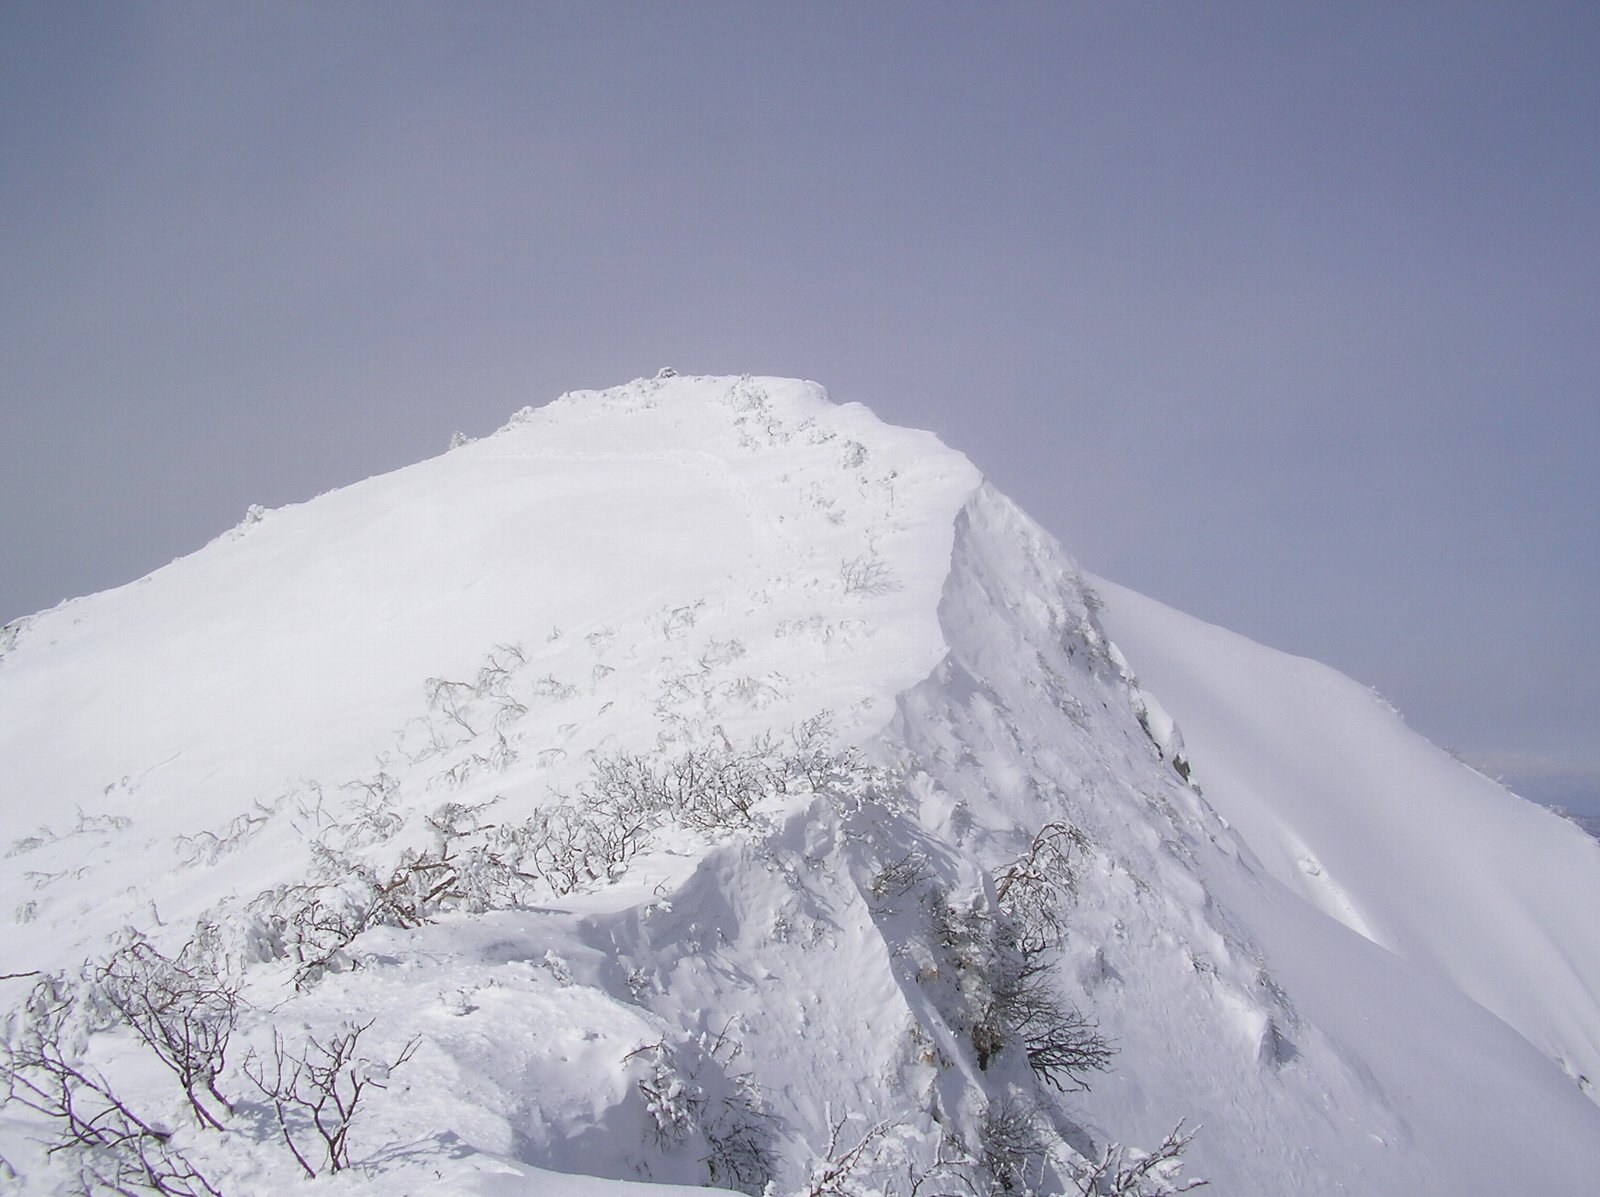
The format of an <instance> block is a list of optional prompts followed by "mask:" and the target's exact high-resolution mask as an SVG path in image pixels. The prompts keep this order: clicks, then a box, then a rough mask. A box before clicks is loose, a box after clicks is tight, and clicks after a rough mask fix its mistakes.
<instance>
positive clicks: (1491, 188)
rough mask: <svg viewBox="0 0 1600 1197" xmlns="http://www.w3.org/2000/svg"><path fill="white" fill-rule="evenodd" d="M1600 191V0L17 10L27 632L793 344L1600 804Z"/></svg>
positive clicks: (20, 535)
mask: <svg viewBox="0 0 1600 1197" xmlns="http://www.w3.org/2000/svg"><path fill="white" fill-rule="evenodd" d="M1597 214H1600V6H1597V5H1595V4H1592V3H1580V4H1562V3H1555V2H1544V3H1539V4H1531V5H1530V4H1526V3H1504V4H1493V5H1475V4H1470V3H1464V2H1452V3H1447V4H1425V3H1407V4H1398V5H1397V4H1394V3H1381V4H1373V5H1362V4H1356V3H1341V4H1337V5H1331V4H1330V5H1310V4H1305V5H1302V4H1284V3H1269V4H1203V3H1185V4H1161V5H1153V6H1142V5H1138V4H1121V3H1119V4H1103V5H1101V4H1071V3H1057V4H1003V3H1002V4H987V3H986V4H979V3H962V4H946V3H938V2H934V3H927V2H922V3H914V4H887V3H884V4H870V3H854V2H852V3H837V4H832V3H817V2H810V0H808V2H807V3H803V4H802V3H790V4H779V3H761V2H755V3H715V4H710V3H648V4H646V3H638V4H608V3H599V2H594V0H586V2H584V3H572V4H542V5H541V4H523V3H517V4H504V5H500V4H489V3H476V4H470V3H469V4H405V3H391V2H385V3H374V4H364V3H356V2H354V0H344V2H341V3H337V4H311V3H307V4H294V3H289V2H278V3H270V4H260V5H252V4H249V3H241V2H238V0H230V2H229V3H226V4H220V3H206V4H179V3H115V4H113V3H60V2H48V3H47V2H44V0H39V2H35V3H17V2H15V0H0V415H3V417H4V435H3V436H0V503H3V505H4V512H5V518H4V520H3V521H0V620H4V619H9V618H13V617H15V616H19V615H23V614H26V613H28V612H30V611H33V610H35V609H38V608H41V607H45V606H49V605H51V604H53V603H55V602H56V601H58V600H59V599H61V598H64V597H67V596H70V595H74V594H79V593H84V592H87V591H91V590H97V589H102V588H105V587H108V586H113V585H117V584H120V583H122V582H126V581H130V580H132V579H133V578H135V577H138V576H140V575H142V574H144V573H146V572H148V571H149V570H151V569H154V568H156V567H158V566H160V565H162V564H164V563H165V562H167V561H168V560H170V559H172V558H173V557H175V556H178V555H181V554H183V553H186V552H189V551H191V550H193V549H195V548H197V547H199V546H200V545H201V544H203V543H204V542H205V541H207V540H208V539H210V538H211V537H212V536H214V535H216V534H217V533H219V532H220V531H222V530H223V529H225V528H227V527H229V526H230V525H232V524H233V523H235V522H237V520H238V519H239V518H240V517H241V516H242V514H243V512H244V510H245V508H246V506H248V505H249V504H251V503H263V504H266V505H268V506H275V505H280V504H283V503H288V502H294V501H299V500H303V499H306V498H309V497H311V496H312V495H314V494H316V493H318V492H320V491H323V490H327V489H329V488H331V487H334V486H338V485H342V484H345V483H348V482H352V481H355V480H357V479H359V478H362V477H365V476H367V475H369V474H372V473H375V472H378V471H382V470H387V469H392V468H395V467H398V466H401V465H405V464H408V463H410V462H412V461H415V460H418V459H420V458H422V457H425V456H430V455H432V454H434V453H436V452H438V451H440V450H441V449H442V448H443V447H444V445H445V442H446V440H447V438H448V437H449V435H450V433H451V432H452V431H454V430H456V429H462V430H464V431H466V432H468V433H473V434H478V433H483V432H487V431H489V430H490V429H492V428H494V427H496V426H497V425H499V424H500V423H502V422H503V421H504V419H505V417H506V416H507V415H508V414H509V413H510V412H511V411H513V410H514V409H516V408H518V407H521V406H523V405H524V404H528V403H535V404H537V403H541V402H544V401H546V400H548V399H550V398H553V397H554V396H555V395H556V394H558V393H559V392H561V391H563V390H568V389H572V388H577V387H590V386H608V385H613V384H616V383H620V382H624V381H627V380H628V379H631V378H633V377H636V376H638V375H641V374H649V373H653V372H654V371H655V370H656V369H657V368H658V367H660V366H663V365H669V364H670V365H672V366H675V367H676V368H678V369H679V370H680V371H683V372H695V373H745V372H750V373H770V374H793V375H800V376H804V377H809V378H815V379H817V380H819V381H821V382H823V383H825V384H826V385H828V386H829V388H830V389H831V390H832V391H833V393H834V395H835V397H836V398H839V399H842V400H851V399H855V400H861V401H863V402H865V403H867V404H869V405H870V406H872V407H873V408H874V409H875V410H876V411H877V412H878V413H879V414H880V415H882V416H883V417H884V418H885V419H888V420H890V421H893V422H895V423H902V424H910V425H914V426H920V427H925V428H931V429H933V430H934V431H936V432H938V433H939V434H940V435H941V436H942V437H943V438H944V439H945V440H946V441H947V442H948V443H950V444H952V445H954V446H956V447H957V448H960V449H962V450H964V451H965V452H966V453H968V455H969V456H971V457H972V458H973V459H974V460H975V461H976V462H977V463H978V464H979V465H980V466H981V467H983V469H984V470H985V471H986V472H987V473H988V474H989V476H990V477H991V478H992V479H993V480H994V481H995V482H996V483H997V484H998V485H999V486H1000V487H1001V488H1002V489H1003V490H1005V491H1006V492H1007V493H1009V494H1011V495H1012V496H1013V497H1014V498H1016V499H1017V500H1018V501H1019V502H1020V503H1021V504H1022V505H1023V506H1024V507H1025V508H1027V509H1028V510H1029V511H1030V512H1031V513H1032V514H1033V515H1034V516H1035V517H1036V518H1037V519H1039V520H1040V521H1041V522H1042V523H1044V524H1045V525H1046V526H1047V527H1049V528H1050V529H1051V530H1052V531H1054V532H1055V533H1056V534H1057V535H1059V536H1060V537H1061V538H1062V540H1063V541H1064V542H1065V543H1066V545H1067V547H1068V548H1069V549H1070V550H1072V551H1073V552H1074V553H1075V554H1076V555H1077V556H1078V557H1079V558H1080V560H1082V561H1083V562H1084V564H1085V565H1086V566H1088V567H1089V568H1091V569H1093V570H1095V571H1097V572H1100V573H1103V574H1105V575H1107V576H1109V577H1113V578H1115V579H1117V580H1118V581H1121V582H1124V583H1125V584H1127V585H1130V586H1133V587H1134V588H1136V589H1140V590H1143V591H1145V592H1146V593H1149V594H1151V595H1154V596H1155V597H1158V598H1161V599H1163V600H1165V601H1167V602H1169V603H1171V604H1173V605H1175V606H1178V607H1180V608H1183V609H1185V610H1187V611H1190V612H1192V613H1194V614H1196V615H1199V616H1202V617H1204V618H1206V619H1210V620H1213V621H1215V622H1218V623H1222V624H1225V625H1227V626H1229V627H1232V628H1234V629H1236V630H1239V631H1242V632H1244V633H1246V634H1248V635H1250V636H1253V637H1255V638H1256V639H1258V640H1262V641H1264V642H1266V643H1268V644H1272V645H1275V646H1277V647H1280V648H1284V649H1288V650H1290V651H1293V652H1297V653H1302V654H1306V655H1309V656H1315V657H1318V658H1321V659H1323V660H1326V661H1328V662H1330V663H1332V664H1334V665H1336V666H1338V667H1339V668H1341V669H1343V670H1344V671H1346V672H1347V673H1350V674H1352V675H1353V676H1355V677H1357V678H1359V679H1360V680H1362V681H1364V682H1367V683H1369V684H1371V685H1373V686H1375V687H1377V689H1379V690H1380V691H1381V692H1382V693H1384V694H1385V695H1386V696H1387V697H1389V698H1390V699H1391V700H1392V701H1394V702H1395V703H1396V705H1398V706H1399V707H1400V708H1401V709H1402V710H1403V711H1404V712H1405V713H1406V715H1407V717H1408V718H1409V719H1410V721H1411V723H1412V724H1413V725H1414V726H1416V727H1418V728H1419V729H1421V730H1422V731H1424V732H1425V733H1426V734H1428V735H1429V736H1431V737H1432V738H1434V739H1435V740H1437V741H1438V742H1440V743H1442V744H1446V745H1449V746H1453V747H1454V748H1456V749H1458V750H1459V751H1460V752H1461V753H1462V754H1463V755H1465V756H1466V757H1468V758H1469V759H1473V760H1476V761H1479V762H1483V763H1486V764H1488V765H1489V766H1490V767H1491V769H1493V770H1495V771H1501V772H1504V773H1505V774H1506V775H1507V776H1508V777H1509V778H1510V779H1511V780H1512V781H1513V782H1515V783H1517V784H1518V785H1519V788H1522V789H1524V791H1525V792H1528V793H1530V794H1535V793H1536V792H1537V796H1541V797H1547V798H1560V797H1563V796H1564V797H1565V798H1566V799H1567V800H1568V801H1569V802H1572V803H1574V804H1576V805H1580V806H1587V807H1589V808H1591V809H1594V810H1596V811H1600V681H1597V679H1600V635H1597V634H1596V631H1595V624H1596V621H1597V619H1600V467H1597V464H1596V456H1597V451H1600V348H1597V346H1600V331H1597V330H1600V215H1597ZM1309 730H1310V729H1308V732H1309Z"/></svg>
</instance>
